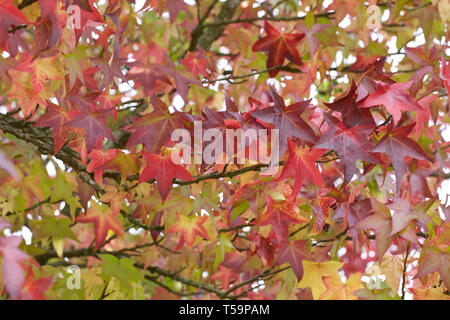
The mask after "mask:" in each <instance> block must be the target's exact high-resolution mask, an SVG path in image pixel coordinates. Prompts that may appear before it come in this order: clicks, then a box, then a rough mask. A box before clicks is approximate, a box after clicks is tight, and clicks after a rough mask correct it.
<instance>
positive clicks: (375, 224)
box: [355, 199, 394, 261]
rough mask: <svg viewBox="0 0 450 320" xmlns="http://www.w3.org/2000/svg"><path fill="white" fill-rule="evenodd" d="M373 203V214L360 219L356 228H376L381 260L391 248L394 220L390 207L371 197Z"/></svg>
mask: <svg viewBox="0 0 450 320" xmlns="http://www.w3.org/2000/svg"><path fill="white" fill-rule="evenodd" d="M370 202H371V205H372V208H373V214H371V215H370V216H368V217H366V218H364V219H363V220H361V221H359V222H358V223H357V224H356V225H355V228H356V229H374V230H375V236H376V246H377V256H378V257H379V259H380V261H381V259H382V257H383V255H384V253H385V252H386V250H387V249H388V248H389V245H390V244H391V242H392V240H393V239H394V238H393V236H391V235H390V234H391V231H392V220H391V214H390V212H389V209H388V207H386V206H385V205H383V204H382V203H380V202H378V201H376V200H374V199H371V201H370Z"/></svg>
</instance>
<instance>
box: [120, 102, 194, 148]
mask: <svg viewBox="0 0 450 320" xmlns="http://www.w3.org/2000/svg"><path fill="white" fill-rule="evenodd" d="M151 102H152V105H153V107H154V110H153V111H152V112H151V113H147V114H145V115H144V116H142V117H141V118H139V119H138V120H136V121H135V122H134V123H132V124H131V125H129V126H127V127H126V128H124V129H125V130H127V131H131V132H132V133H131V136H130V137H129V138H128V141H127V145H126V146H127V147H131V146H135V145H137V144H140V143H142V144H144V145H145V149H146V150H147V151H148V152H153V153H157V152H159V151H160V149H161V147H162V146H163V145H164V144H165V143H166V142H167V139H168V138H169V137H170V136H171V134H172V132H173V131H174V130H176V129H180V128H184V127H185V122H186V121H187V118H186V117H185V114H184V113H182V112H178V111H176V112H174V113H170V112H169V109H168V107H167V105H166V104H165V103H164V102H163V101H162V100H161V99H159V98H158V97H157V96H155V95H154V96H152V100H151Z"/></svg>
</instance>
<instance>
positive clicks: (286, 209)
mask: <svg viewBox="0 0 450 320" xmlns="http://www.w3.org/2000/svg"><path fill="white" fill-rule="evenodd" d="M308 222H309V220H308V219H307V218H305V217H303V216H302V215H301V214H300V212H299V210H298V206H296V205H295V203H294V202H292V201H281V202H277V201H275V200H273V199H272V198H271V197H269V196H267V209H266V212H265V213H264V214H263V215H262V216H261V218H260V219H259V221H258V225H259V226H265V225H269V224H271V225H272V229H273V230H274V232H275V235H276V236H277V238H279V239H281V240H285V239H286V238H287V236H288V233H289V224H291V223H308Z"/></svg>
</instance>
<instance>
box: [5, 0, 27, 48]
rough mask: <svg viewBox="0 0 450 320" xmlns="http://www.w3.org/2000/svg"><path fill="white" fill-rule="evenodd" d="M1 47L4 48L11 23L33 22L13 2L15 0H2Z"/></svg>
mask: <svg viewBox="0 0 450 320" xmlns="http://www.w3.org/2000/svg"><path fill="white" fill-rule="evenodd" d="M0 17H1V19H0V48H2V49H4V48H5V44H6V41H7V40H8V28H9V26H11V25H21V24H29V23H31V22H30V21H28V19H27V18H26V17H25V15H24V14H23V13H22V11H20V10H19V9H18V8H17V7H16V6H15V5H14V3H13V0H0Z"/></svg>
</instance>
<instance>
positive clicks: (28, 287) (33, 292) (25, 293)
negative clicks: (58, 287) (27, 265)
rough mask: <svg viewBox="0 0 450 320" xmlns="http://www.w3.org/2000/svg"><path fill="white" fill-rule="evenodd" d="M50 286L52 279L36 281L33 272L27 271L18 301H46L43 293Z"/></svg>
mask: <svg viewBox="0 0 450 320" xmlns="http://www.w3.org/2000/svg"><path fill="white" fill-rule="evenodd" d="M52 284H53V280H52V277H45V278H39V279H36V278H35V276H34V274H33V272H31V270H29V272H28V274H27V277H26V279H25V281H24V283H23V286H22V288H21V290H20V296H19V300H46V297H45V295H44V293H45V291H47V290H48V289H50V287H51V286H52Z"/></svg>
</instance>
